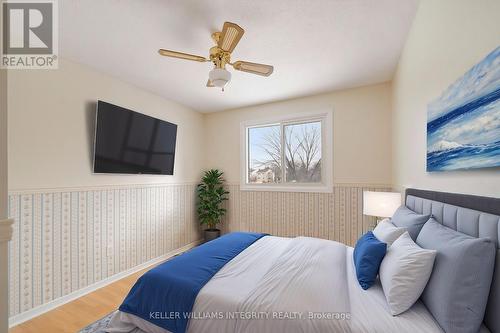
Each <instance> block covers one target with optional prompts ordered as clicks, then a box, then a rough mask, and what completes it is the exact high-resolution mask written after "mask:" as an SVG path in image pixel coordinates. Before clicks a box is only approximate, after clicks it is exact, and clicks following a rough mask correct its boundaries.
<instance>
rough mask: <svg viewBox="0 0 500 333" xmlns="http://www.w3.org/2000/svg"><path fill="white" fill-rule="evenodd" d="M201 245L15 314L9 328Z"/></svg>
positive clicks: (174, 251) (181, 250)
mask: <svg viewBox="0 0 500 333" xmlns="http://www.w3.org/2000/svg"><path fill="white" fill-rule="evenodd" d="M200 243H201V240H198V241H195V242H192V243H190V244H188V245H185V246H183V247H181V248H179V249H176V250H173V251H170V252H168V253H165V254H164V255H162V256H160V257H158V258H155V259H152V260H150V261H147V262H145V263H142V264H140V265H138V266H135V267H132V268H130V269H128V270H126V271H123V272H120V273H118V274H115V275H113V276H110V277H107V278H105V279H103V280H101V281H99V282H96V283H94V284H91V285H89V286H86V287H85V288H82V289H79V290H76V291H74V292H72V293H69V294H67V295H64V296H62V297H59V298H57V299H54V300H52V301H50V302H48V303H45V304H42V305H40V306H37V307H36V308H33V309H30V310H28V311H25V312H23V313H20V314H17V315H15V316H13V317H10V318H9V327H13V326H16V325H19V324H21V323H23V322H25V321H27V320H30V319H32V318H34V317H37V316H39V315H41V314H43V313H45V312H48V311H50V310H53V309H55V308H57V307H59V306H61V305H63V304H66V303H69V302H71V301H74V300H75V299H77V298H80V297H82V296H84V295H86V294H89V293H91V292H93V291H96V290H97V289H100V288H102V287H105V286H107V285H108V284H110V283H113V282H116V281H118V280H121V279H123V278H124V277H127V276H129V275H131V274H134V273H136V272H138V271H140V270H143V269H145V268H148V267H150V266H153V265H156V264H159V263H161V262H162V261H165V260H167V259H168V258H171V257H173V256H175V255H176V254H179V253H182V252H185V251H187V250H189V249H191V248H193V247H195V246H196V245H198V244H200Z"/></svg>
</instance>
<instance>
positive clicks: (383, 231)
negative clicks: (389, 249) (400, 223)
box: [373, 219, 407, 246]
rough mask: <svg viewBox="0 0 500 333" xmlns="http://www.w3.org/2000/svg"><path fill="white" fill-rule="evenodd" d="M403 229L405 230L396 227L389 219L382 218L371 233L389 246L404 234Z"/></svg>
mask: <svg viewBox="0 0 500 333" xmlns="http://www.w3.org/2000/svg"><path fill="white" fill-rule="evenodd" d="M405 231H407V230H406V228H400V227H396V226H395V225H394V224H392V223H391V221H390V220H389V219H383V220H382V221H380V222H379V224H378V225H377V226H376V227H375V229H373V234H374V235H375V237H377V239H378V240H379V241H381V242H384V243H386V244H387V245H388V246H390V245H391V244H392V243H394V241H395V240H396V239H398V238H399V236H401V235H402V234H404V233H405Z"/></svg>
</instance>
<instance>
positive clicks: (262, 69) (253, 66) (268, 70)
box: [232, 61, 274, 76]
mask: <svg viewBox="0 0 500 333" xmlns="http://www.w3.org/2000/svg"><path fill="white" fill-rule="evenodd" d="M232 65H233V68H234V69H236V70H237V71H242V72H247V73H252V74H257V75H262V76H269V75H271V74H272V73H273V70H274V67H273V66H270V65H264V64H257V63H254V62H248V61H236V62H235V63H234V64H232Z"/></svg>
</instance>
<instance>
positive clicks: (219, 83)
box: [158, 22, 273, 91]
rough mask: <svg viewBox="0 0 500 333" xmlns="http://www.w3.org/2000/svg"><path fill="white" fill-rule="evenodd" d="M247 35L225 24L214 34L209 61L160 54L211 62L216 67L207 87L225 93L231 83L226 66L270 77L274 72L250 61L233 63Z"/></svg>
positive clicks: (168, 54)
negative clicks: (239, 44)
mask: <svg viewBox="0 0 500 333" xmlns="http://www.w3.org/2000/svg"><path fill="white" fill-rule="evenodd" d="M244 33H245V30H243V29H242V28H241V27H240V26H238V25H237V24H235V23H231V22H224V26H223V27H222V31H221V32H219V31H217V32H214V33H213V34H212V39H213V40H214V42H215V44H216V45H215V46H214V47H212V48H210V57H209V59H207V58H205V57H202V56H197V55H192V54H188V53H182V52H177V51H170V50H165V49H159V50H158V52H159V53H160V54H161V55H162V56H166V57H172V58H179V59H185V60H192V61H198V62H208V61H211V62H213V64H214V65H215V67H214V68H213V69H212V70H211V71H210V72H209V73H208V82H207V87H219V88H222V91H224V87H225V86H226V85H227V84H228V83H229V81H231V73H230V72H229V71H228V70H226V65H231V66H233V68H234V69H235V70H237V71H242V72H247V73H252V74H257V75H262V76H269V75H271V74H272V72H273V66H270V65H263V64H257V63H253V62H248V61H236V62H234V63H231V53H232V52H233V50H234V48H235V47H236V45H238V42H239V41H240V39H241V37H242V36H243V34H244Z"/></svg>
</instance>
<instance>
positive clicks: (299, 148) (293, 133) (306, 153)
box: [284, 122, 321, 183]
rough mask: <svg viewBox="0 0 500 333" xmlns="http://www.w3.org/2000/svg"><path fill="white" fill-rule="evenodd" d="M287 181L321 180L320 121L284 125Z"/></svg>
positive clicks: (309, 181)
mask: <svg viewBox="0 0 500 333" xmlns="http://www.w3.org/2000/svg"><path fill="white" fill-rule="evenodd" d="M284 128H285V130H284V132H285V163H286V169H285V170H286V174H285V179H286V181H287V182H293V183H318V182H321V122H314V123H305V124H293V125H285V126H284Z"/></svg>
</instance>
